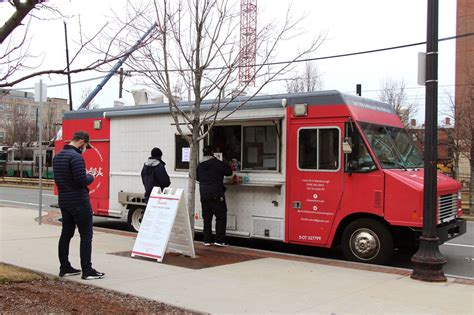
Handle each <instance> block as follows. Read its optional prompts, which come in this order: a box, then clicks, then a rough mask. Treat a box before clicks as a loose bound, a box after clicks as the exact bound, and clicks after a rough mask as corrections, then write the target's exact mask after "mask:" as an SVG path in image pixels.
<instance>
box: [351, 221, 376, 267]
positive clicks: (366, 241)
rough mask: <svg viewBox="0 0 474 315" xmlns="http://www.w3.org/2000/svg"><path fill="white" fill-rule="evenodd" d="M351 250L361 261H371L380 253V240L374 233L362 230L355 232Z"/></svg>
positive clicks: (352, 237)
mask: <svg viewBox="0 0 474 315" xmlns="http://www.w3.org/2000/svg"><path fill="white" fill-rule="evenodd" d="M350 248H351V251H352V253H353V254H354V256H356V257H357V258H359V259H360V260H370V259H373V258H374V257H376V256H377V255H378V253H379V251H380V240H379V238H378V236H377V234H375V233H374V232H373V231H371V230H369V229H366V228H362V229H358V230H356V231H354V233H352V235H351V238H350Z"/></svg>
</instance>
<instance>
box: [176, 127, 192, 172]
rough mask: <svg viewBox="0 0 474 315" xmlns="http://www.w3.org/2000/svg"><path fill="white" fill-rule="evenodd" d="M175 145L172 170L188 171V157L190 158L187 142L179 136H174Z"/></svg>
mask: <svg viewBox="0 0 474 315" xmlns="http://www.w3.org/2000/svg"><path fill="white" fill-rule="evenodd" d="M174 143H175V149H176V151H175V155H174V156H175V161H174V163H175V164H174V165H175V167H174V169H175V170H188V169H189V157H190V153H191V152H190V147H189V143H188V141H186V139H183V137H181V135H175V136H174Z"/></svg>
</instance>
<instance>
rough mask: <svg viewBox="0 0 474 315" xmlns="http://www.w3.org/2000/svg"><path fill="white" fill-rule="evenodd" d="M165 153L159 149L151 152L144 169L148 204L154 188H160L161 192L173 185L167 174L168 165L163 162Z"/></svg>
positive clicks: (143, 179)
mask: <svg viewBox="0 0 474 315" xmlns="http://www.w3.org/2000/svg"><path fill="white" fill-rule="evenodd" d="M162 156H163V152H161V150H160V149H159V148H153V149H152V150H151V156H150V157H149V158H148V161H146V162H145V164H144V165H143V168H142V173H141V176H142V182H143V186H145V202H146V203H148V199H149V198H150V194H151V191H152V190H153V187H160V188H161V191H163V189H165V188H166V187H169V186H170V185H171V181H170V177H169V176H168V173H167V172H166V168H165V165H166V163H165V162H163V161H162V160H161V157H162Z"/></svg>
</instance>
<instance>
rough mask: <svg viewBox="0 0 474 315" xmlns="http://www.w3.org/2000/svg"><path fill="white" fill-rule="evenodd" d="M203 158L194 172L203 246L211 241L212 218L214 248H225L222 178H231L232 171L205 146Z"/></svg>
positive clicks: (224, 210)
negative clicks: (201, 221)
mask: <svg viewBox="0 0 474 315" xmlns="http://www.w3.org/2000/svg"><path fill="white" fill-rule="evenodd" d="M203 154H204V157H203V159H202V161H201V163H199V165H198V167H197V170H196V177H197V178H196V179H197V181H198V182H199V193H200V196H201V206H202V217H203V220H204V231H203V232H204V245H205V246H210V245H211V239H212V217H213V216H215V217H216V237H215V243H214V245H216V246H226V243H225V234H226V226H227V204H226V202H225V196H224V193H225V190H226V188H225V186H224V176H231V175H232V169H231V168H230V166H229V165H227V164H226V163H224V162H222V161H220V160H218V159H216V158H215V157H214V151H213V149H212V147H210V146H205V147H204V149H203Z"/></svg>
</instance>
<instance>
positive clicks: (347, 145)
mask: <svg viewBox="0 0 474 315" xmlns="http://www.w3.org/2000/svg"><path fill="white" fill-rule="evenodd" d="M342 152H344V154H351V153H352V144H351V139H349V138H348V137H346V138H344V140H343V141H342Z"/></svg>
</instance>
